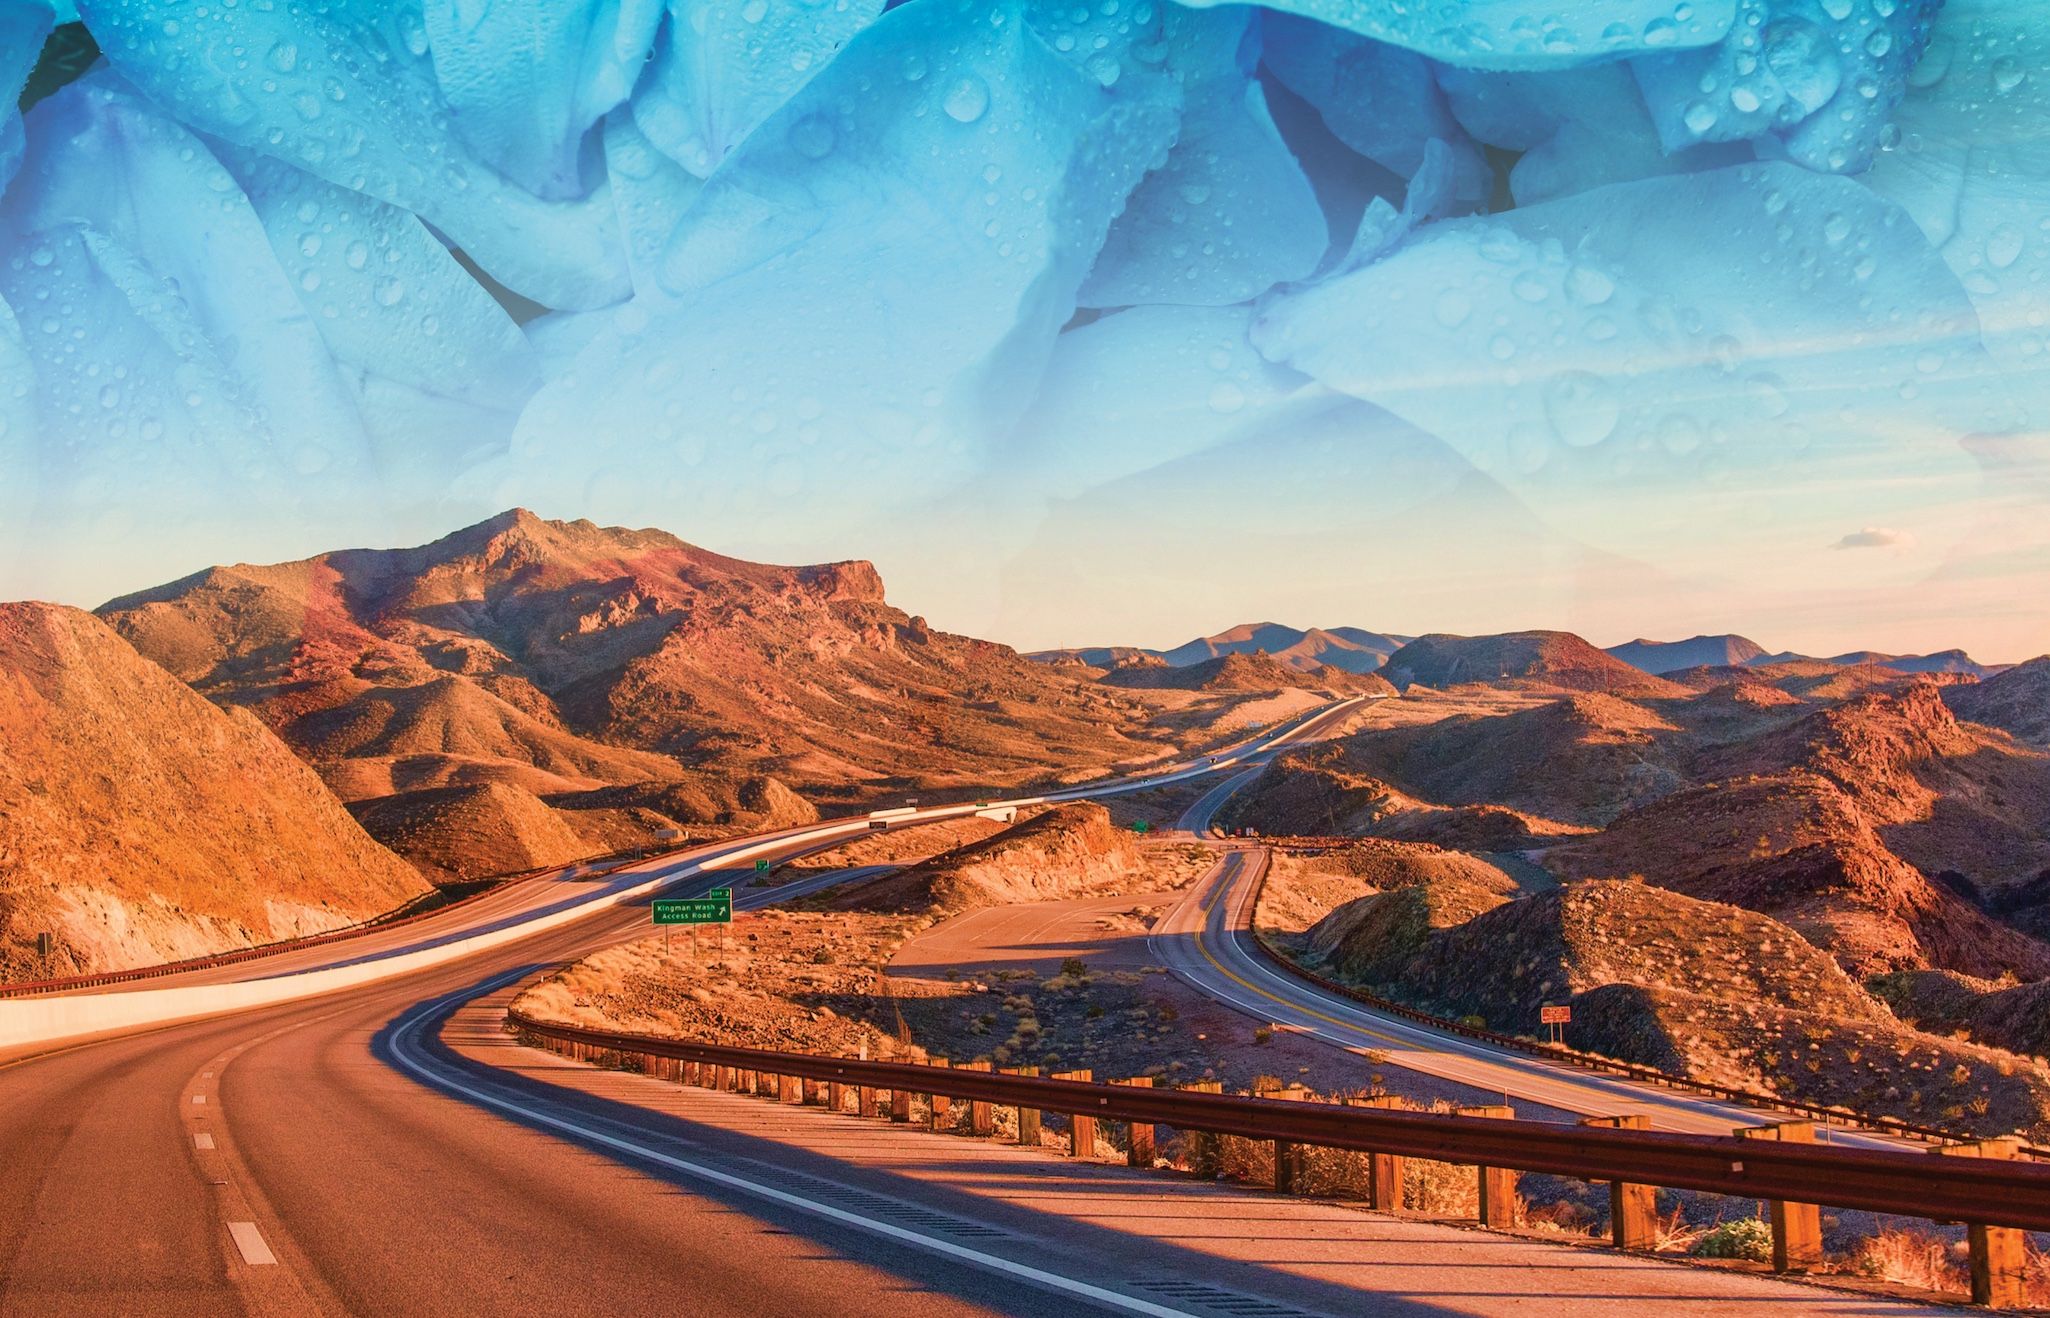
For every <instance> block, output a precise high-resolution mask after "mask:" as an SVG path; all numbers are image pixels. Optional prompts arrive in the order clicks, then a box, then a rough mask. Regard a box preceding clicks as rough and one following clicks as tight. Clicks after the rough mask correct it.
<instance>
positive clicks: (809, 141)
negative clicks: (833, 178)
mask: <svg viewBox="0 0 2050 1318" xmlns="http://www.w3.org/2000/svg"><path fill="white" fill-rule="evenodd" d="M838 137H839V134H838V133H837V132H836V131H835V130H834V128H833V121H832V120H830V119H828V118H826V116H824V115H822V114H808V115H806V116H804V117H803V118H802V119H799V120H798V121H797V122H796V123H794V124H792V125H791V126H790V149H791V150H792V151H795V152H796V153H797V154H798V155H800V156H803V157H804V158H805V159H806V160H824V159H825V158H826V157H827V156H829V155H831V154H833V145H834V143H835V141H836V140H837V139H838Z"/></svg>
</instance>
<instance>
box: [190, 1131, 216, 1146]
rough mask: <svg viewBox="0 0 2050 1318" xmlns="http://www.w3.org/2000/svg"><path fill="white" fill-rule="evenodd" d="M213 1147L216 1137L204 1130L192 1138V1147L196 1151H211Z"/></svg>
mask: <svg viewBox="0 0 2050 1318" xmlns="http://www.w3.org/2000/svg"><path fill="white" fill-rule="evenodd" d="M213 1146H214V1137H213V1136H211V1135H209V1134H207V1133H206V1132H205V1131H203V1130H202V1131H200V1132H199V1133H197V1134H195V1135H194V1136H193V1137H192V1147H193V1148H195V1149H211V1148H212V1147H213Z"/></svg>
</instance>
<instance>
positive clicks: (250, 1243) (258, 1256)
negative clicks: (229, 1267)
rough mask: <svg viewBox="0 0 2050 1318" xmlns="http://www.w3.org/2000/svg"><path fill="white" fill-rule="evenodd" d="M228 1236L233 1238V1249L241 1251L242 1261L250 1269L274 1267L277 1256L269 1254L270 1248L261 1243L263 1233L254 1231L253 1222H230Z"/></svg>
mask: <svg viewBox="0 0 2050 1318" xmlns="http://www.w3.org/2000/svg"><path fill="white" fill-rule="evenodd" d="M228 1234H229V1235H231V1236H233V1237H234V1238H235V1248H237V1249H239V1250H241V1251H242V1261H243V1262H244V1263H247V1264H248V1265H249V1266H250V1267H252V1268H263V1267H272V1266H275V1265H276V1263H277V1261H278V1256H277V1255H275V1254H273V1253H271V1252H270V1246H269V1245H266V1244H265V1243H263V1232H261V1231H258V1230H257V1229H256V1223H254V1222H230V1223H228Z"/></svg>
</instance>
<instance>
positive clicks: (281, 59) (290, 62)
mask: <svg viewBox="0 0 2050 1318" xmlns="http://www.w3.org/2000/svg"><path fill="white" fill-rule="evenodd" d="M263 62H264V63H266V64H268V65H270V66H271V67H272V68H273V69H276V70H277V71H278V72H279V73H290V72H291V71H292V70H293V69H296V68H298V67H299V47H297V46H296V45H294V44H292V43H291V42H289V41H280V42H278V43H277V44H276V45H274V46H272V47H271V48H270V53H269V54H268V55H265V56H264V57H263Z"/></svg>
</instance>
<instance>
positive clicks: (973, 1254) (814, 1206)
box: [252, 970, 1196, 1318]
mask: <svg viewBox="0 0 2050 1318" xmlns="http://www.w3.org/2000/svg"><path fill="white" fill-rule="evenodd" d="M525 973H526V971H525V970H520V971H516V972H514V975H513V976H508V977H507V981H505V982H509V981H510V979H512V978H515V977H517V976H518V975H522V974H525ZM492 987H496V985H493V986H492ZM485 991H486V992H489V991H491V990H490V988H487V989H486V990H485ZM475 992H476V991H475V990H474V989H465V990H463V992H461V993H459V994H454V995H452V996H450V997H448V998H444V999H442V1000H441V1001H439V1002H436V1003H434V1004H433V1006H432V1008H431V1009H430V1010H428V1011H426V1012H422V1013H421V1014H420V1015H418V1016H415V1017H414V1018H413V1019H411V1020H409V1021H407V1022H406V1023H405V1024H404V1025H402V1026H400V1027H399V1029H398V1031H397V1032H396V1033H395V1034H394V1035H393V1037H392V1057H393V1059H394V1060H395V1061H397V1062H398V1064H399V1065H400V1066H402V1067H404V1068H405V1069H406V1070H408V1071H410V1072H412V1073H413V1075H414V1076H415V1077H416V1078H418V1079H419V1080H421V1081H422V1082H423V1083H426V1084H429V1085H431V1086H434V1087H436V1088H439V1089H443V1090H450V1091H453V1092H455V1093H458V1094H461V1095H463V1096H464V1097H465V1098H469V1099H471V1100H473V1101H475V1102H478V1103H482V1104H484V1105H486V1106H488V1107H495V1108H497V1109H499V1110H500V1111H502V1112H510V1113H513V1114H514V1115H516V1116H519V1117H522V1118H524V1119H526V1120H528V1121H532V1122H535V1123H537V1124H539V1125H543V1126H550V1127H553V1128H554V1129H556V1130H559V1131H563V1132H566V1133H568V1134H570V1135H574V1136H576V1137H577V1138H579V1139H585V1140H590V1141H591V1142H593V1143H595V1144H602V1145H604V1146H606V1147H607V1148H611V1149H616V1150H618V1151H620V1152H622V1153H628V1154H631V1155H633V1156H634V1157H637V1158H645V1159H647V1160H648V1161H650V1162H654V1163H659V1164H661V1165H662V1166H664V1167H668V1168H671V1169H672V1170H675V1171H679V1172H682V1173H683V1174H684V1175H686V1176H695V1177H697V1178H699V1179H701V1180H706V1181H710V1182H712V1183H713V1184H714V1185H723V1186H726V1187H728V1188H729V1189H734V1190H739V1191H742V1192H743V1193H746V1194H751V1195H754V1196H756V1197H757V1198H761V1199H767V1200H769V1201H770V1202H771V1203H776V1204H781V1205H783V1206H784V1207H786V1208H794V1209H796V1210H798V1211H799V1212H802V1213H810V1214H812V1215H813V1216H815V1217H824V1218H828V1219H830V1220H832V1221H835V1222H840V1223H843V1224H845V1225H847V1226H852V1227H856V1228H859V1229H860V1230H863V1231H868V1232H871V1233H873V1234H875V1235H879V1236H887V1237H889V1238H890V1239H892V1240H896V1241H900V1242H902V1243H904V1244H907V1245H913V1246H916V1247H917V1248H919V1249H923V1250H927V1251H929V1252H931V1253H934V1254H942V1255H945V1256H946V1257H948V1258H952V1259H958V1260H960V1261H961V1262H964V1263H969V1264H972V1265H974V1266H976V1267H980V1268H985V1269H987V1270H989V1271H992V1272H999V1273H1003V1274H1005V1275H1007V1276H1012V1277H1018V1278H1020V1279H1022V1280H1025V1281H1030V1282H1034V1283H1036V1284H1038V1285H1041V1286H1045V1287H1047V1288H1048V1289H1050V1290H1055V1291H1060V1292H1063V1293H1065V1294H1069V1295H1079V1296H1081V1297H1082V1298H1084V1299H1088V1300H1093V1301H1095V1302H1096V1303H1098V1304H1102V1305H1107V1306H1109V1307H1110V1308H1113V1309H1121V1310H1123V1311H1125V1312H1127V1313H1138V1314H1145V1315H1147V1318H1196V1315H1193V1314H1190V1313H1189V1312H1187V1311H1186V1310H1182V1309H1171V1308H1168V1307H1167V1306H1166V1305H1162V1304H1154V1303H1151V1302H1150V1301H1147V1300H1141V1299H1137V1298H1135V1297H1133V1296H1130V1295H1122V1294H1119V1293H1118V1292H1117V1291H1113V1290H1107V1289H1105V1288H1103V1287H1101V1286H1092V1285H1090V1284H1089V1283H1088V1282H1086V1281H1077V1280H1075V1279H1074V1278H1072V1277H1063V1276H1061V1275H1060V1274H1059V1273H1054V1272H1047V1271H1044V1270H1043V1269H1040V1268H1035V1267H1031V1266H1029V1265H1027V1264H1024V1263H1018V1262H1014V1261H1013V1260H1011V1259H1007V1258H1003V1257H1001V1256H1000V1255H996V1254H986V1253H984V1252H983V1251H981V1250H979V1249H970V1248H968V1247H967V1246H966V1245H960V1244H956V1243H954V1242H953V1241H951V1240H937V1239H934V1238H933V1237H931V1236H925V1235H920V1234H919V1233H918V1232H916V1231H908V1230H906V1229H905V1228H903V1227H899V1226H893V1225H891V1224H890V1223H888V1222H877V1221H874V1220H873V1219H871V1218H866V1217H863V1216H861V1215H860V1214H859V1213H850V1212H847V1211H845V1210H844V1209H839V1208H835V1207H833V1206H832V1205H830V1204H821V1203H816V1202H814V1201H812V1200H810V1199H806V1198H804V1197H803V1196H801V1195H794V1194H791V1193H789V1192H788V1191H784V1190H778V1189H776V1188H775V1187H774V1186H769V1185H763V1184H761V1183H760V1182H759V1181H750V1180H748V1179H746V1178H745V1177H741V1176H735V1175H733V1174H732V1173H731V1172H723V1171H720V1170H719V1169H717V1168H715V1167H710V1166H707V1165H705V1164H703V1163H698V1162H691V1161H689V1160H687V1159H683V1158H677V1157H673V1156H671V1155H670V1154H667V1153H663V1152H662V1151H660V1150H659V1149H651V1148H649V1147H648V1146H647V1145H645V1144H638V1143H635V1142H634V1141H632V1140H624V1139H620V1138H618V1137H616V1136H612V1135H607V1134H605V1133H603V1132H602V1131H597V1130H592V1129H591V1128H590V1127H588V1126H580V1125H578V1124H577V1123H575V1122H573V1121H565V1120H563V1119H562V1118H560V1117H554V1116H550V1115H549V1114H548V1113H546V1112H544V1111H542V1110H540V1109H539V1108H534V1107H529V1106H527V1105H525V1104H521V1103H515V1102H513V1101H511V1100H510V1099H505V1098H499V1097H497V1096H496V1095H493V1094H488V1093H485V1092H484V1091H482V1090H480V1089H474V1088H471V1087H470V1086H468V1085H465V1084H461V1083H459V1082H457V1081H455V1080H453V1079H450V1078H449V1077H448V1076H446V1075H436V1074H434V1073H433V1072H431V1071H430V1070H429V1069H428V1068H427V1067H426V1066H425V1065H424V1064H422V1063H420V1062H417V1061H415V1060H414V1059H413V1058H412V1057H411V1056H410V1055H409V1053H408V1051H407V1046H408V1044H409V1043H410V1041H411V1037H412V1036H413V1034H415V1033H416V1032H417V1031H418V1030H419V1028H420V1026H421V1024H422V1022H423V1021H424V1020H425V1019H426V1018H427V1017H429V1016H431V1015H433V1014H434V1012H435V1011H438V1010H439V1009H440V1008H441V1007H443V1006H446V1005H447V1004H449V1003H451V1002H454V1001H458V1000H460V999H466V998H469V997H472V996H474V995H475ZM252 1229H253V1228H252Z"/></svg>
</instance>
